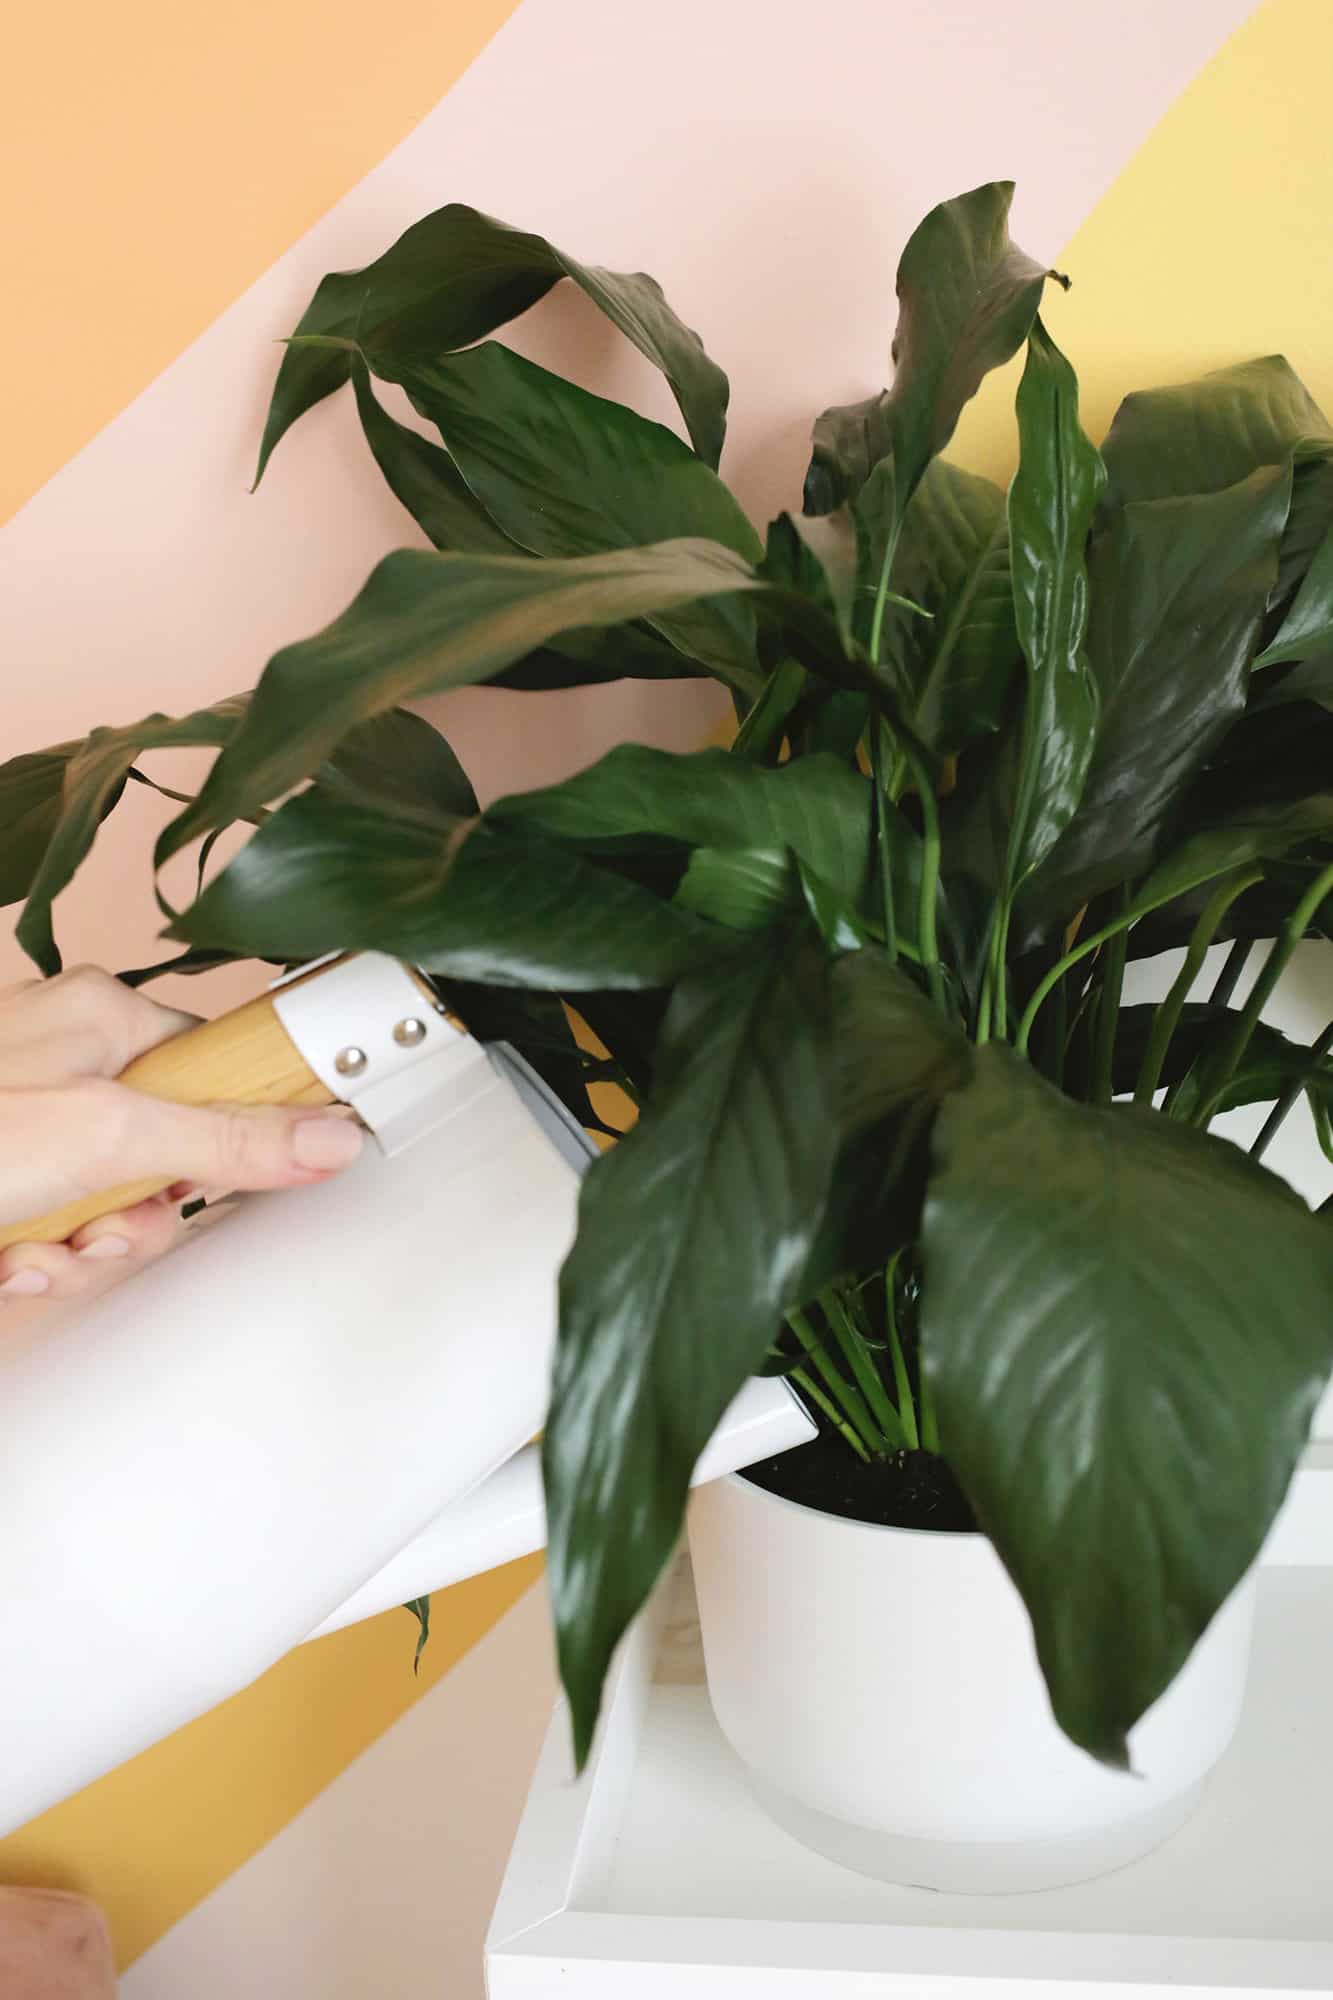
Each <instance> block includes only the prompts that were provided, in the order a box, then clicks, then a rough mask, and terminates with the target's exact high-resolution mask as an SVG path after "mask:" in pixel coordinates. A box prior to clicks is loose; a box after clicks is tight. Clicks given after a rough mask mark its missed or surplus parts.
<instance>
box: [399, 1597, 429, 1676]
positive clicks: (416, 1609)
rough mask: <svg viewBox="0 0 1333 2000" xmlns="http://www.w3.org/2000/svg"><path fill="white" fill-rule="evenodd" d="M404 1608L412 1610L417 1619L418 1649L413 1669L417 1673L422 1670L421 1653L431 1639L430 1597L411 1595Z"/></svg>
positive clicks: (415, 1653) (414, 1656)
mask: <svg viewBox="0 0 1333 2000" xmlns="http://www.w3.org/2000/svg"><path fill="white" fill-rule="evenodd" d="M403 1609H404V1611H410V1612H411V1613H412V1616H413V1617H414V1618H415V1619H416V1621H417V1643H416V1651H415V1652H414V1653H413V1655H412V1671H413V1673H414V1674H415V1673H418V1672H420V1669H421V1655H422V1654H423V1653H424V1652H425V1650H426V1646H427V1644H428V1643H429V1640H430V1599H429V1597H411V1598H409V1599H408V1601H407V1603H406V1604H405V1605H404V1606H403Z"/></svg>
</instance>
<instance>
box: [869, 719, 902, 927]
mask: <svg viewBox="0 0 1333 2000" xmlns="http://www.w3.org/2000/svg"><path fill="white" fill-rule="evenodd" d="M883 729H884V725H883V723H882V722H881V720H880V717H879V714H878V712H877V711H876V710H874V709H872V710H871V713H870V779H871V783H872V785H873V786H874V792H875V846H876V869H877V872H878V875H879V893H880V903H881V908H882V909H883V913H884V949H885V950H886V951H887V953H888V955H889V963H890V965H896V964H897V963H898V917H897V912H896V909H895V907H894V901H893V856H892V852H891V848H890V842H889V816H888V813H887V811H886V810H885V808H886V805H887V800H886V798H885V795H884V772H883Z"/></svg>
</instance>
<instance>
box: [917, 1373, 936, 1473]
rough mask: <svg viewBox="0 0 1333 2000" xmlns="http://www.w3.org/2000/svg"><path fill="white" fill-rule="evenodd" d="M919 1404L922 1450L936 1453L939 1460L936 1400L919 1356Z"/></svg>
mask: <svg viewBox="0 0 1333 2000" xmlns="http://www.w3.org/2000/svg"><path fill="white" fill-rule="evenodd" d="M916 1395H917V1403H918V1405H919V1407H920V1410H921V1449H922V1451H930V1452H934V1454H935V1456H936V1457H937V1458H938V1456H939V1450H940V1427H939V1423H938V1421H937V1419H936V1416H935V1398H934V1396H933V1394H932V1393H931V1387H930V1379H929V1377H928V1376H927V1374H926V1370H925V1364H924V1363H923V1362H922V1360H921V1357H920V1355H918V1356H917V1391H916Z"/></svg>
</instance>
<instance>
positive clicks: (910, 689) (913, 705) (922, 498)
mask: <svg viewBox="0 0 1333 2000" xmlns="http://www.w3.org/2000/svg"><path fill="white" fill-rule="evenodd" d="M893 586H894V589H895V590H897V591H900V592H901V593H902V595H903V596H904V597H906V598H908V599H910V600H911V602H912V603H913V604H918V605H920V606H921V608H922V609H923V610H924V611H927V612H929V613H930V616H929V617H928V618H921V617H918V616H917V615H916V614H915V613H913V612H911V611H908V610H904V609H901V608H898V609H891V610H890V612H889V615H888V617H887V619H886V621H885V633H884V650H885V652H886V654H889V655H891V656H892V660H893V663H894V672H895V675H896V678H897V683H898V685H899V687H900V688H901V690H902V699H903V703H904V706H905V707H906V709H907V712H908V714H909V715H910V716H911V718H912V722H913V724H914V726H915V728H916V730H917V733H918V734H919V735H920V736H921V738H922V740H923V741H924V742H925V743H927V744H928V745H929V746H930V748H931V749H932V750H934V751H935V752H936V754H937V755H939V756H941V757H947V756H952V755H954V754H955V753H956V752H957V751H959V750H962V749H964V748H965V747H966V745H967V744H969V743H971V742H972V741H973V740H974V739H975V738H976V737H978V736H984V735H988V734H990V733H991V732H993V731H994V730H996V729H998V728H999V726H1000V721H1001V717H1002V715H1003V713H1004V707H1005V701H1006V697H1007V696H1008V694H1009V691H1010V689H1011V687H1012V685H1013V682H1014V678H1015V676H1016V674H1017V673H1018V671H1019V669H1020V666H1021V662H1022V653H1021V651H1020V648H1019V643H1018V633H1017V628H1016V626H1015V623H1014V599H1013V590H1012V588H1011V583H1010V576H1009V522H1008V517H1007V513H1006V509H1005V501H1004V495H1003V493H1001V491H1000V489H999V487H998V486H996V485H994V484H993V482H992V481H991V480H989V479H981V478H978V477H977V475H976V474H975V473H971V472H964V471H963V470H962V469H961V468H960V467H958V466H956V465H949V464H948V463H947V462H946V461H945V460H944V459H936V460H935V462H934V463H933V464H932V465H930V466H929V467H928V468H927V470H926V472H925V474H924V476H923V477H922V480H921V484H920V485H919V486H918V487H917V489H916V492H915V493H914V495H913V496H912V500H911V504H910V505H909V507H908V509H907V512H906V514H905V516H904V518H903V524H902V533H901V535H900V537H899V541H898V550H897V555H896V557H895V560H894V565H893Z"/></svg>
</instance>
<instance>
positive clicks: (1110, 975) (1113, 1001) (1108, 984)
mask: <svg viewBox="0 0 1333 2000" xmlns="http://www.w3.org/2000/svg"><path fill="white" fill-rule="evenodd" d="M1128 900H1129V898H1128V896H1127V895H1126V896H1125V897H1123V898H1122V900H1121V906H1120V907H1121V909H1122V910H1123V909H1124V906H1125V903H1126V902H1128ZM1128 950H1129V932H1128V931H1127V930H1124V931H1117V932H1116V934H1115V936H1114V937H1113V938H1111V939H1109V940H1108V942H1107V946H1106V962H1105V965H1104V966H1103V968H1102V977H1101V982H1100V985H1099V987H1098V993H1097V1021H1096V1027H1095V1033H1094V1036H1093V1044H1092V1093H1091V1096H1090V1098H1089V1102H1090V1103H1092V1104H1109V1103H1110V1102H1111V1099H1112V1097H1113V1096H1114V1095H1115V1036H1116V1029H1117V1028H1118V1027H1119V1025H1120V995H1121V993H1122V992H1123V991H1124V985H1125V955H1126V953H1127V952H1128ZM1060 991H1061V992H1062V993H1063V992H1064V986H1063V984H1062V985H1061V987H1060Z"/></svg>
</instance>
